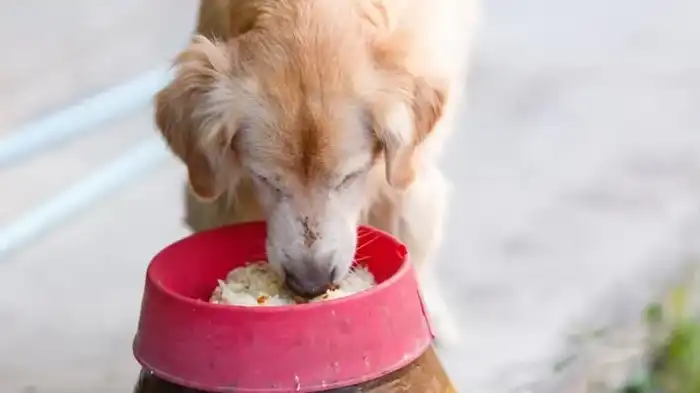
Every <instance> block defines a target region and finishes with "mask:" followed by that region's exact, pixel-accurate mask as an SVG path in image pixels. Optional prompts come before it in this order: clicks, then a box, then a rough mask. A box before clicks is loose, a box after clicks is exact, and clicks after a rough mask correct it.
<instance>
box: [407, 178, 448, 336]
mask: <svg viewBox="0 0 700 393" xmlns="http://www.w3.org/2000/svg"><path fill="white" fill-rule="evenodd" d="M448 194H449V184H448V182H447V180H446V179H445V178H444V176H443V175H442V173H441V172H440V170H439V169H438V168H436V167H434V166H426V167H423V168H421V170H420V171H419V172H418V173H417V177H416V180H415V182H414V183H413V184H411V185H410V186H409V188H407V189H406V190H403V191H401V192H400V195H399V197H398V200H397V202H398V203H397V204H398V206H397V208H398V217H397V231H398V233H397V234H396V235H397V236H398V237H399V238H400V239H401V241H403V242H404V243H405V244H406V246H407V247H408V250H409V254H410V257H411V261H412V262H413V264H414V266H415V267H416V270H417V271H418V277H419V281H420V285H421V292H422V293H423V298H424V300H425V303H426V306H427V308H428V311H429V312H430V315H431V319H432V321H433V324H434V327H435V329H436V332H435V333H436V336H437V340H438V343H439V344H443V345H445V344H446V345H457V344H459V341H460V337H461V334H460V331H459V326H458V324H457V323H456V321H455V320H454V318H453V316H452V313H451V312H450V308H449V307H448V305H447V304H446V303H445V301H444V299H443V296H442V292H443V291H442V290H441V286H440V285H439V283H438V279H437V277H436V272H435V259H436V257H437V252H438V248H439V246H440V243H441V241H442V232H443V225H444V218H445V211H446V208H447V203H448Z"/></svg>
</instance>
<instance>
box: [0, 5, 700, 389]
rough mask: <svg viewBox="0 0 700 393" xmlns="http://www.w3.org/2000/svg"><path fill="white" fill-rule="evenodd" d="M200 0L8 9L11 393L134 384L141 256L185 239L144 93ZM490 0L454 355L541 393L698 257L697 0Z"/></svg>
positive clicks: (465, 162)
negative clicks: (584, 342)
mask: <svg viewBox="0 0 700 393" xmlns="http://www.w3.org/2000/svg"><path fill="white" fill-rule="evenodd" d="M197 8H198V3H196V2H195V1H194V0H186V1H177V2H173V1H166V0H150V1H147V2H144V1H135V0H119V1H117V0H101V1H88V0H64V1H60V2H59V1H48V0H24V1H17V0H15V1H12V0H9V1H8V0H5V1H0V35H2V36H3V37H5V39H4V42H5V44H4V47H3V51H2V55H1V56H2V59H1V61H0V391H1V392H3V393H30V392H31V393H94V392H104V393H109V392H129V391H130V389H131V386H132V385H133V382H134V380H135V378H136V375H137V371H138V367H137V365H136V363H135V361H134V360H133V359H132V357H131V340H132V337H133V333H134V331H135V328H136V321H137V316H138V311H139V303H140V297H141V291H142V285H143V278H144V269H145V266H146V264H147V263H148V261H149V259H150V258H151V257H152V256H153V255H154V253H155V252H157V251H158V250H159V249H160V248H162V247H163V246H165V245H166V244H168V243H170V242H172V241H174V240H176V239H178V238H180V237H182V236H184V235H186V234H187V229H186V228H185V227H184V225H183V223H182V218H183V206H182V203H181V197H182V184H183V179H184V176H183V175H184V173H183V169H184V168H183V167H182V165H181V164H179V163H178V162H177V161H176V160H175V159H174V158H172V157H171V156H170V155H169V154H168V153H167V151H166V150H165V149H164V147H163V146H162V143H161V142H160V140H159V139H158V138H157V135H156V133H155V131H154V126H153V122H152V110H151V107H150V100H151V96H152V94H153V92H154V91H155V90H156V89H157V87H158V86H159V85H161V84H162V83H163V81H164V80H167V73H166V71H167V67H168V65H169V62H170V61H171V59H172V58H173V56H174V55H175V53H176V52H177V51H178V50H179V49H181V48H183V46H184V45H185V44H186V42H187V40H188V39H189V36H190V34H191V32H192V30H193V29H194V24H195V21H196V12H197ZM484 8H485V10H484V11H485V16H486V17H485V19H484V21H483V23H482V26H481V27H480V31H479V34H478V42H477V46H476V50H475V53H474V56H473V62H472V63H473V64H472V67H473V68H472V70H471V78H470V80H469V85H468V86H467V89H468V90H467V91H468V94H467V96H468V102H467V103H466V105H465V107H464V110H463V112H462V119H463V121H462V123H461V124H462V127H461V128H460V131H459V132H458V133H457V134H456V135H455V137H454V140H453V142H452V143H451V144H450V151H449V152H448V155H447V157H446V159H445V168H446V171H447V172H448V174H449V176H450V177H451V179H452V180H453V182H454V190H453V195H452V205H451V212H450V221H449V223H448V228H447V240H446V243H445V245H444V247H443V250H442V253H441V256H440V266H439V270H440V275H441V277H442V279H443V282H444V284H445V288H446V291H447V292H448V293H449V294H450V297H449V298H450V299H451V300H452V307H453V310H454V312H455V315H456V318H458V320H459V321H460V322H461V329H462V332H463V340H464V345H463V346H462V347H460V348H445V349H443V350H442V351H443V356H444V359H445V363H446V366H447V367H448V369H449V371H450V372H451V373H452V375H453V378H454V379H455V382H456V384H457V385H458V387H459V391H460V392H463V393H464V392H500V391H503V392H505V391H508V392H511V391H512V392H516V391H518V392H520V391H522V392H526V391H527V392H530V391H544V389H547V388H550V387H551V386H554V385H552V384H549V382H550V381H554V380H556V379H557V378H558V376H561V375H568V374H566V373H560V372H559V366H557V365H561V362H562V359H565V360H567V364H568V363H571V364H574V363H575V362H574V361H573V360H572V359H574V358H575V356H573V357H572V356H570V355H567V354H570V353H574V352H576V351H578V350H576V349H574V350H572V351H573V352H568V351H570V350H569V349H567V348H569V341H570V340H569V337H570V335H571V334H572V331H574V332H581V331H588V330H592V331H597V332H600V331H602V330H601V329H605V328H610V329H611V330H612V329H613V327H615V329H617V327H619V326H622V325H624V326H628V325H629V326H632V328H633V327H634V326H635V325H634V322H633V321H635V320H637V319H638V318H637V317H638V315H639V313H640V312H641V310H643V308H644V305H645V304H646V303H647V302H648V301H651V299H653V298H654V296H656V294H658V293H659V291H662V288H665V285H666V283H668V282H669V280H674V279H675V277H677V276H679V275H681V272H682V271H683V270H682V269H683V268H684V267H685V266H686V265H687V264H688V262H689V261H692V258H693V256H694V255H695V254H696V253H697V250H696V249H697V246H696V245H695V244H694V241H693V239H697V238H698V237H696V235H698V234H700V231H698V229H699V228H700V154H699V153H700V132H699V127H700V111H698V105H699V103H700V51H698V48H699V47H700V25H698V24H697V17H698V16H699V15H700V2H697V1H692V0H675V1H667V2H662V1H658V0H656V1H653V0H617V1H614V2H611V1H605V0H589V1H573V0H559V1H551V0H550V1H547V0H530V1H514V0H485V1H484ZM618 331H622V332H623V333H622V336H624V337H628V338H629V337H631V336H632V334H631V333H629V331H628V330H618ZM624 332H627V333H624ZM628 333H629V334H628ZM635 337H636V336H635ZM629 345H630V348H632V349H635V348H637V347H638V345H637V344H629ZM576 353H578V352H576ZM637 353H638V352H634V353H632V354H628V355H625V356H626V357H625V359H627V358H629V357H634V356H635V354H637ZM699 358H700V357H699ZM572 367H574V366H572ZM603 368H604V369H605V370H609V369H610V366H605V367H603ZM592 369H593V366H591V365H590V364H585V365H584V366H583V367H582V368H579V369H578V370H587V372H588V371H590V370H592ZM574 374H576V373H575V372H574ZM564 379H566V381H570V378H568V379H567V378H564ZM557 383H559V382H557ZM562 383H569V382H562ZM525 389H530V390H525ZM586 389H588V388H586ZM591 389H592V388H591ZM560 391H564V390H560ZM580 391H581V392H588V391H591V392H592V391H595V390H580ZM577 392H578V391H577Z"/></svg>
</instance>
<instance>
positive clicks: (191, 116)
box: [155, 36, 238, 200]
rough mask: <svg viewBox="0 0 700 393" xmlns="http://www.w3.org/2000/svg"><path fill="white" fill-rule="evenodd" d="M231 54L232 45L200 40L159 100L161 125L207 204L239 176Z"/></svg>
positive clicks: (180, 63) (186, 52)
mask: <svg viewBox="0 0 700 393" xmlns="http://www.w3.org/2000/svg"><path fill="white" fill-rule="evenodd" d="M232 50H235V47H233V46H232V45H226V44H223V43H214V42H211V41H209V40H208V39H206V38H204V37H202V36H198V37H196V38H195V39H194V40H193V42H192V43H191V44H190V45H189V47H188V48H187V49H185V50H184V51H183V52H182V53H181V54H180V55H179V56H178V58H177V60H176V62H175V66H174V67H175V75H174V78H173V80H172V81H171V82H170V83H169V84H168V85H167V86H166V87H165V88H163V89H162V90H161V91H160V92H159V93H158V94H157V96H156V99H155V109H156V110H155V120H156V125H157V126H158V128H159V130H160V132H161V133H162V134H163V137H164V138H165V140H166V141H167V143H168V145H169V146H170V149H171V150H172V151H173V152H174V153H175V154H176V155H177V156H178V157H179V158H180V159H181V160H182V161H183V162H184V163H185V164H186V165H187V170H188V174H189V182H190V186H191V188H192V190H193V191H194V193H195V194H196V195H197V196H198V197H199V198H201V199H205V200H211V199H215V198H217V197H219V196H220V195H221V194H222V193H223V192H224V191H225V190H226V188H227V187H228V186H229V185H230V184H229V183H230V181H231V180H232V179H233V178H235V173H232V172H235V165H236V164H235V159H236V158H235V156H234V152H233V149H232V140H233V137H234V134H235V132H236V129H237V127H238V124H237V123H238V119H237V118H236V117H235V114H234V110H233V108H232V107H233V104H234V102H232V100H231V98H232V95H233V94H232V93H231V91H230V89H231V83H229V82H230V79H231V72H232V66H233V65H232V59H231V56H233V55H234V54H233V53H232V52H231V51H232Z"/></svg>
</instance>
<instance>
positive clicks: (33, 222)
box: [0, 137, 169, 261]
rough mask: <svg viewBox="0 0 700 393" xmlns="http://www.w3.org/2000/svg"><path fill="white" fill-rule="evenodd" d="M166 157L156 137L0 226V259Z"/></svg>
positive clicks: (119, 187)
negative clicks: (12, 220)
mask: <svg viewBox="0 0 700 393" xmlns="http://www.w3.org/2000/svg"><path fill="white" fill-rule="evenodd" d="M167 157H169V153H168V151H167V148H166V147H165V144H164V143H163V141H162V140H161V139H160V138H159V137H153V138H151V139H149V140H147V141H145V142H142V143H141V144H140V145H138V146H137V147H135V148H133V149H132V150H130V151H128V152H127V153H126V154H124V155H123V156H121V157H120V158H118V159H116V160H114V161H113V162H112V163H110V164H107V165H106V166H104V167H102V168H101V169H98V170H96V171H94V172H93V173H92V174H91V175H89V176H88V177H87V178H86V179H85V180H83V181H80V182H78V183H77V184H74V185H73V186H71V187H69V188H67V189H65V190H64V191H62V192H60V193H59V194H58V195H56V196H55V197H53V198H51V199H49V200H48V201H46V202H44V203H43V204H40V205H39V206H37V207H35V208H33V209H32V210H30V211H29V212H28V213H27V214H25V215H24V216H22V217H20V218H19V219H17V220H16V221H14V222H12V223H10V224H9V225H7V226H5V227H0V261H2V259H3V258H5V257H7V256H8V255H9V254H10V253H11V252H13V251H16V250H18V249H19V248H21V247H23V246H26V245H28V244H30V243H31V242H32V241H33V240H35V239H36V238H38V237H40V236H41V235H42V234H44V233H46V232H48V231H49V230H51V229H52V228H54V227H56V226H58V225H59V224H61V223H62V222H63V221H65V220H66V219H68V218H70V217H71V216H73V215H75V214H77V213H79V212H80V211H81V210H83V209H85V208H86V207H88V206H90V205H92V204H94V203H96V202H97V201H99V200H100V198H102V197H105V196H108V195H110V194H111V193H113V192H115V191H118V190H119V189H121V188H122V187H123V186H124V185H126V184H128V183H129V182H131V181H134V180H136V178H138V177H139V176H143V175H144V174H145V173H146V172H147V171H149V170H151V169H153V168H155V167H156V166H157V165H158V164H159V163H161V162H163V161H164V159H165V158H167Z"/></svg>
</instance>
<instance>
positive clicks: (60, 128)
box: [0, 67, 171, 168]
mask: <svg viewBox="0 0 700 393" xmlns="http://www.w3.org/2000/svg"><path fill="white" fill-rule="evenodd" d="M170 78H171V73H170V71H169V69H168V68H166V67H160V68H157V69H154V70H152V71H150V72H148V73H146V74H144V75H142V76H140V77H138V78H136V79H133V80H131V81H129V82H127V83H125V84H122V85H119V86H116V87H114V88H111V89H109V90H107V91H104V92H102V93H100V94H98V95H96V96H93V97H91V98H88V99H86V100H85V101H83V102H80V103H78V104H76V105H73V106H71V107H69V108H67V109H64V110H61V111H58V112H56V113H54V114H52V115H49V116H47V117H44V118H42V119H40V120H38V121H35V122H32V123H29V124H27V125H25V126H23V127H20V128H19V129H17V130H14V131H11V132H10V133H9V134H8V136H6V137H4V138H0V168H3V167H8V166H10V165H12V164H15V163H17V162H19V161H20V160H22V159H26V158H28V157H30V156H31V155H33V154H36V153H39V152H41V151H42V150H43V149H45V148H48V147H54V146H56V145H57V144H58V143H59V142H63V141H67V140H69V139H70V138H72V137H75V136H78V135H80V134H82V133H86V132H89V131H93V130H97V129H99V127H97V126H98V125H100V124H101V123H103V122H105V121H108V120H111V119H114V118H118V117H120V116H123V115H126V114H128V113H129V112H131V111H134V110H137V109H140V108H142V107H143V106H145V105H147V104H149V103H150V102H151V100H152V99H153V95H154V94H155V93H156V92H157V91H158V90H160V89H161V88H162V87H163V86H165V85H166V84H167V83H168V81H169V80H170Z"/></svg>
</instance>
